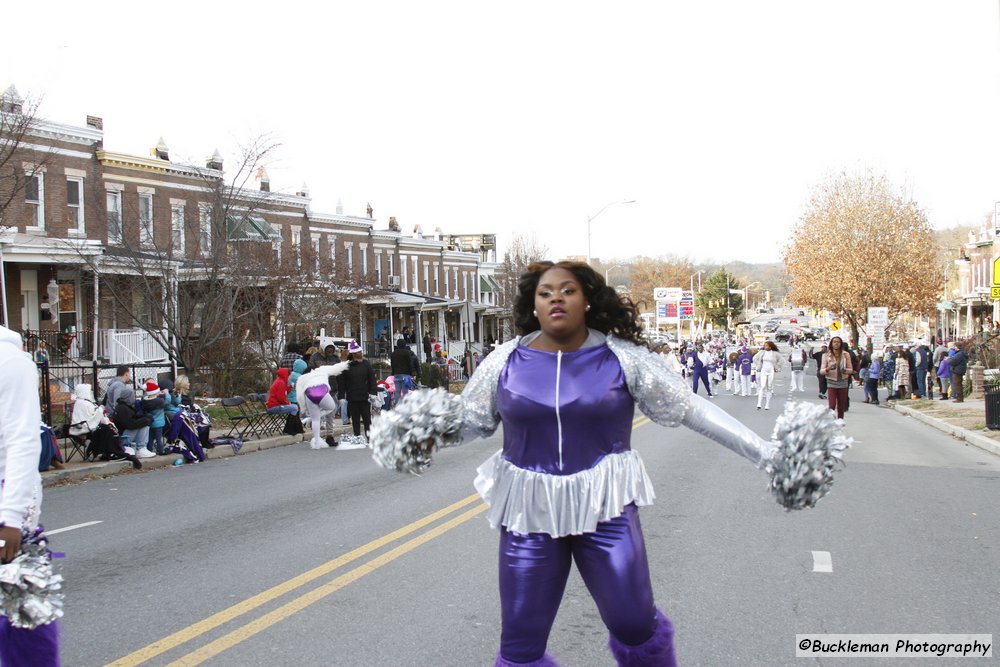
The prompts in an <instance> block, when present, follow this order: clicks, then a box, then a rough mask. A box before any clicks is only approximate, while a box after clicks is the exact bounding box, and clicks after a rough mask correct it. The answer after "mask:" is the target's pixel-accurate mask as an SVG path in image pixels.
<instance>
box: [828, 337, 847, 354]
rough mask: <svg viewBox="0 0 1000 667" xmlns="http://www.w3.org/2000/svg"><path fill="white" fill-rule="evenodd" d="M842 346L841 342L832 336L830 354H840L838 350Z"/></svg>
mask: <svg viewBox="0 0 1000 667" xmlns="http://www.w3.org/2000/svg"><path fill="white" fill-rule="evenodd" d="M843 345H844V343H843V341H841V340H840V339H839V338H837V337H836V336H834V337H833V338H831V339H830V351H831V352H840V348H841V347H843Z"/></svg>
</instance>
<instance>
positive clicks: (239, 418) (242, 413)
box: [220, 396, 254, 440]
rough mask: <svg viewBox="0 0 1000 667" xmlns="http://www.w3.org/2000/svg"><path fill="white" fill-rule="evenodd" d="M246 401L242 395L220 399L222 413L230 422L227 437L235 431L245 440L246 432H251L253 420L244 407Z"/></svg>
mask: <svg viewBox="0 0 1000 667" xmlns="http://www.w3.org/2000/svg"><path fill="white" fill-rule="evenodd" d="M246 403H247V402H246V399H245V398H243V397H242V396H233V397H232V398H224V399H222V400H221V401H220V405H222V414H224V415H225V417H226V419H227V420H228V421H229V422H230V423H231V424H232V426H231V427H230V429H229V432H228V433H227V434H226V436H227V437H229V436H231V435H233V433H235V434H236V435H237V437H238V438H240V439H241V440H246V434H247V433H253V426H254V423H253V422H254V420H253V418H252V417H251V413H250V412H248V410H247V408H246Z"/></svg>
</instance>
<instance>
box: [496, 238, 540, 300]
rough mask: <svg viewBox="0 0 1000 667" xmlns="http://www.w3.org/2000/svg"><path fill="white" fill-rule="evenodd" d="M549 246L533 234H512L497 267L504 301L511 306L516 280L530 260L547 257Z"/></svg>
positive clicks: (536, 260)
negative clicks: (541, 242)
mask: <svg viewBox="0 0 1000 667" xmlns="http://www.w3.org/2000/svg"><path fill="white" fill-rule="evenodd" d="M548 254H549V248H548V246H546V245H542V244H540V243H539V242H538V239H537V238H536V237H535V235H534V234H529V235H526V234H514V236H513V237H512V238H511V241H510V245H508V246H507V249H506V250H505V251H504V253H503V261H502V262H501V263H500V266H498V267H497V272H496V275H497V279H498V282H499V283H500V288H501V289H502V290H503V294H504V299H505V303H506V304H507V305H508V306H513V303H514V299H515V298H516V296H517V281H518V280H520V278H521V274H523V273H524V271H525V269H527V268H528V265H529V264H531V263H532V262H538V261H542V260H545V259H548Z"/></svg>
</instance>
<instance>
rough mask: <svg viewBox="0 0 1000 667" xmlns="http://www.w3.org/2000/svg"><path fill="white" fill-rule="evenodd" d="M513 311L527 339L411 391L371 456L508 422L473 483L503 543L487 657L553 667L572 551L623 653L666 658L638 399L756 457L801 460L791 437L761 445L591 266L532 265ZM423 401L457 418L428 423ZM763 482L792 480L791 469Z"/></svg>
mask: <svg viewBox="0 0 1000 667" xmlns="http://www.w3.org/2000/svg"><path fill="white" fill-rule="evenodd" d="M514 320H515V323H516V326H517V328H518V329H519V330H520V332H522V333H523V334H524V335H523V336H522V337H520V338H519V339H517V340H514V341H511V342H510V343H508V344H505V345H502V346H500V347H499V348H497V349H496V350H495V351H494V352H493V353H492V354H490V355H489V357H487V359H486V361H485V362H484V363H483V364H482V365H481V366H480V367H479V369H478V370H477V371H476V373H475V374H474V375H473V376H472V378H471V379H470V381H469V383H468V384H467V385H466V388H465V390H464V391H463V393H462V395H461V397H458V396H454V395H451V394H448V393H447V392H445V391H435V392H417V393H415V394H413V395H411V396H409V397H408V398H407V400H406V401H403V402H402V404H401V405H400V406H397V409H396V410H394V411H393V412H392V413H389V414H388V415H382V416H381V417H380V418H379V420H378V422H376V425H375V428H374V429H373V436H374V438H373V441H372V445H373V457H374V458H375V460H376V461H377V462H378V463H380V464H381V465H383V466H385V467H387V468H389V469H392V470H397V471H400V472H406V471H414V472H419V471H421V470H423V469H424V468H425V467H426V465H427V464H428V463H429V462H430V459H429V457H430V456H431V454H432V453H433V451H434V450H435V449H436V448H437V447H438V446H444V445H447V444H458V441H460V437H461V436H460V435H459V434H461V433H462V432H463V431H464V432H466V433H469V434H475V435H479V436H483V437H488V436H489V435H492V434H493V433H494V432H496V429H497V428H498V427H499V426H500V425H501V424H502V425H503V447H502V449H501V450H500V451H498V452H497V453H495V454H494V455H493V456H492V457H491V458H490V459H489V460H488V461H487V462H486V463H484V464H483V465H482V466H481V467H480V468H479V471H478V472H479V475H478V476H477V479H476V482H475V485H476V488H477V489H478V490H479V492H480V494H481V495H482V496H483V500H484V501H485V502H486V504H487V505H488V509H487V512H486V517H487V519H488V521H489V522H490V524H491V526H493V527H494V528H496V529H498V530H499V539H500V548H499V564H498V572H499V577H498V578H499V598H500V617H501V630H500V648H499V651H498V653H497V656H496V659H495V663H494V665H495V666H498V667H514V666H516V665H531V666H533V667H552V666H554V665H556V664H557V663H556V661H555V659H554V658H553V657H552V656H550V655H549V654H548V653H547V652H546V646H547V642H548V638H549V633H550V632H551V629H552V626H553V623H554V621H555V619H556V614H557V612H558V610H559V606H560V602H561V601H562V599H563V596H564V591H565V587H566V582H567V579H568V577H569V575H570V571H571V568H572V567H573V564H574V563H575V565H576V567H577V570H578V571H579V573H580V575H581V577H582V578H583V581H584V582H585V584H586V586H587V589H588V591H589V592H590V594H591V596H592V597H593V599H594V602H595V603H596V605H597V608H598V611H599V613H600V617H601V620H602V621H603V622H604V624H605V625H606V627H607V629H608V632H609V640H608V645H609V648H610V649H611V653H612V655H613V656H614V659H615V661H616V662H617V664H618V665H619V666H623V665H627V666H629V667H641V666H666V667H673V666H675V665H676V664H677V659H676V657H675V652H674V639H673V635H674V629H673V624H672V623H671V621H670V619H669V618H668V617H667V616H666V615H665V614H664V613H663V612H662V611H661V610H660V609H659V608H658V607H657V605H656V602H655V599H654V595H653V587H652V584H651V577H650V572H649V561H648V558H647V555H646V546H645V542H644V540H643V534H642V527H641V525H640V521H639V512H640V509H639V508H640V507H641V506H643V505H648V504H650V503H651V502H652V500H653V493H652V483H651V481H650V480H649V477H648V474H647V473H646V471H645V466H644V465H643V463H642V459H641V457H640V456H639V454H638V452H636V451H634V450H633V449H632V448H631V445H630V433H631V432H632V426H631V425H632V421H633V419H634V417H635V409H636V407H638V408H639V409H640V410H641V411H642V412H643V413H644V414H645V415H646V416H648V417H649V418H650V419H651V420H653V421H654V422H656V423H658V424H663V425H680V424H684V425H686V426H688V427H689V428H692V429H693V430H694V431H696V432H698V433H700V434H702V435H705V436H707V437H708V438H711V439H713V440H715V441H716V442H719V443H721V444H722V445H724V446H726V447H728V448H730V449H733V450H734V451H736V452H738V453H740V454H742V455H743V456H745V457H746V458H747V459H749V460H750V461H751V462H752V463H754V465H756V466H758V467H769V468H771V469H772V470H777V469H791V468H793V467H795V466H794V465H792V464H791V462H790V461H789V460H787V459H784V458H782V457H783V453H787V451H788V450H787V449H786V447H787V446H788V444H789V443H787V442H781V443H772V442H768V441H765V440H764V439H762V438H761V437H760V436H758V435H756V433H754V432H753V431H752V430H751V429H749V428H747V427H746V426H744V425H743V424H741V423H740V422H738V421H737V420H736V419H734V418H733V417H732V416H730V415H729V414H728V413H726V412H725V411H724V410H722V409H721V408H718V407H716V406H715V405H714V404H713V403H712V402H711V401H708V400H706V399H705V398H703V397H701V396H698V395H697V394H695V393H693V392H692V391H691V390H690V388H689V387H688V386H687V383H686V382H685V381H684V380H683V378H681V377H680V376H679V375H677V374H676V373H674V372H672V371H671V370H669V368H668V367H667V364H666V363H665V361H664V359H663V357H662V356H660V355H657V354H654V353H652V352H650V351H649V350H648V349H647V348H646V346H645V345H644V342H643V339H642V329H641V326H640V324H639V319H638V310H637V308H636V307H635V305H634V304H633V303H632V302H631V301H630V300H629V299H627V298H625V297H621V296H619V295H618V294H617V293H616V292H615V290H614V289H612V288H611V287H609V286H607V285H606V283H605V281H604V278H603V276H602V275H601V274H600V273H598V272H596V271H594V269H592V268H591V267H590V266H589V265H587V264H583V263H578V262H559V263H558V264H553V263H551V262H535V263H533V264H531V265H529V266H528V269H527V271H526V272H525V273H524V274H523V275H522V277H521V279H520V280H519V282H518V291H517V295H516V297H515V304H514ZM800 408H801V409H802V410H803V411H802V412H801V413H798V415H799V416H798V420H797V421H796V419H793V418H791V417H789V419H791V420H792V421H793V422H795V423H791V424H789V426H790V427H791V429H792V431H797V430H798V429H799V428H803V427H804V426H805V423H802V424H799V423H797V422H798V421H801V422H807V423H809V424H811V425H813V426H815V427H816V431H815V433H816V440H824V439H825V437H824V435H823V434H824V433H826V434H833V433H837V432H839V431H840V426H839V425H838V424H837V423H836V422H835V420H833V419H832V418H831V416H830V415H829V414H826V411H825V410H822V409H819V408H818V407H817V406H809V405H800ZM809 408H813V409H812V410H810V409H809ZM428 412H431V413H433V414H435V415H446V414H447V415H449V416H450V417H451V419H450V420H445V419H438V418H435V419H428V418H427V413H428ZM807 413H808V414H807ZM789 414H790V413H789ZM817 420H822V422H823V423H822V424H817V423H816V422H817ZM449 434H450V435H449ZM415 438H419V442H415V441H414V439H415ZM810 441H811V442H813V440H812V438H810ZM822 449H823V448H822V447H821V448H820V450H819V451H816V452H814V453H807V454H806V459H804V460H811V459H812V458H813V456H814V455H815V456H819V458H821V459H826V461H828V462H829V461H830V458H828V457H829V456H831V455H834V456H835V455H837V453H838V452H837V450H836V448H835V447H833V448H832V449H830V450H828V451H827V452H826V453H824V452H823V451H822ZM772 464H773V466H775V467H771V466H772ZM786 466H788V467H787V468H786ZM810 467H811V466H810ZM813 470H817V469H816V468H813ZM796 476H797V474H796ZM807 476H808V477H812V476H813V473H812V472H809V473H807ZM772 483H773V484H776V485H777V486H778V487H784V486H785V485H786V484H788V485H790V486H791V487H795V486H796V484H795V483H793V482H792V480H791V478H786V479H785V480H783V481H782V480H777V479H776V480H773V482H772ZM800 491H803V489H797V490H796V491H794V492H793V493H794V494H795V495H797V494H798V492H800Z"/></svg>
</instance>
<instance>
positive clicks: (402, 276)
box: [399, 255, 410, 292]
mask: <svg viewBox="0 0 1000 667" xmlns="http://www.w3.org/2000/svg"><path fill="white" fill-rule="evenodd" d="M407 259H409V258H408V257H407V256H406V255H400V256H399V282H400V284H401V287H402V290H403V291H404V292H409V291H410V285H409V284H408V282H407V280H406V276H407V275H409V274H407V272H406V260H407Z"/></svg>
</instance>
